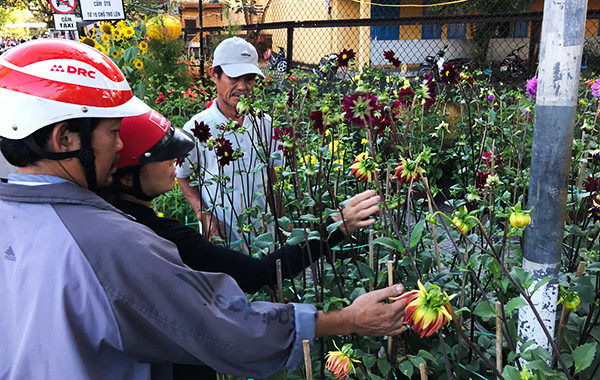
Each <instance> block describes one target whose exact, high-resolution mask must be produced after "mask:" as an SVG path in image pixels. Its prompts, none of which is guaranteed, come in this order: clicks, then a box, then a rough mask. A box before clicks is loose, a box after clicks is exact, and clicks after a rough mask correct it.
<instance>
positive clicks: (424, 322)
mask: <svg viewBox="0 0 600 380" xmlns="http://www.w3.org/2000/svg"><path fill="white" fill-rule="evenodd" d="M417 284H418V285H419V289H418V290H412V291H410V292H407V293H404V294H402V295H401V296H399V297H395V298H391V299H393V300H400V299H404V298H407V300H406V309H405V311H404V323H406V324H408V325H410V326H412V327H413V329H414V331H415V332H416V333H417V334H419V335H420V336H421V338H425V337H429V336H431V335H433V334H434V333H435V332H437V331H438V330H439V329H441V328H442V327H444V326H445V325H446V324H447V323H448V322H450V321H451V320H452V315H451V314H450V309H451V308H452V306H451V305H450V300H452V298H454V297H456V294H453V295H452V296H448V294H447V293H446V292H442V289H441V288H440V287H439V286H437V285H434V284H432V285H429V288H428V289H425V287H424V286H423V284H422V283H421V280H418V281H417Z"/></svg>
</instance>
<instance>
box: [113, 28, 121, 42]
mask: <svg viewBox="0 0 600 380" xmlns="http://www.w3.org/2000/svg"><path fill="white" fill-rule="evenodd" d="M122 36H123V34H122V32H121V31H120V30H119V29H115V30H114V32H113V38H114V39H115V41H117V42H119V41H121V37H122Z"/></svg>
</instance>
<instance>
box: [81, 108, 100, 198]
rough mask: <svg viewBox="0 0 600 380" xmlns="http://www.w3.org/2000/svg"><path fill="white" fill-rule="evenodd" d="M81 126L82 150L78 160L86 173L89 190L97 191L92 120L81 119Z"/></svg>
mask: <svg viewBox="0 0 600 380" xmlns="http://www.w3.org/2000/svg"><path fill="white" fill-rule="evenodd" d="M78 121H80V122H81V126H80V129H79V139H80V140H81V149H79V153H78V154H77V158H78V159H79V162H80V163H81V166H83V170H84V171H85V178H86V180H87V185H88V190H90V191H96V186H97V179H96V164H95V160H96V157H95V156H94V148H92V128H91V125H90V119H79V120H78Z"/></svg>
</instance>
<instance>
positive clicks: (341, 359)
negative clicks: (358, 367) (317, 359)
mask: <svg viewBox="0 0 600 380" xmlns="http://www.w3.org/2000/svg"><path fill="white" fill-rule="evenodd" d="M333 345H334V346H335V348H337V351H329V353H328V354H327V356H325V359H327V362H326V363H325V369H326V370H328V371H329V372H331V374H332V375H333V376H334V377H335V378H336V379H341V380H346V379H347V378H348V376H349V375H350V372H354V364H353V363H352V362H356V363H360V361H359V360H357V359H355V358H354V350H353V349H352V345H351V344H350V343H347V344H344V345H343V346H342V349H341V350H340V349H339V348H338V346H337V345H336V344H335V342H333Z"/></svg>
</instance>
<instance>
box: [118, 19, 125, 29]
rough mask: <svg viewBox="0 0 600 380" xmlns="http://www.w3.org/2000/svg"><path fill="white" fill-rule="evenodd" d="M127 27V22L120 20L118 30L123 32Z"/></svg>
mask: <svg viewBox="0 0 600 380" xmlns="http://www.w3.org/2000/svg"><path fill="white" fill-rule="evenodd" d="M126 26H127V25H125V21H123V20H119V22H117V29H119V30H120V31H122V30H123V29H124V28H125V27H126Z"/></svg>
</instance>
